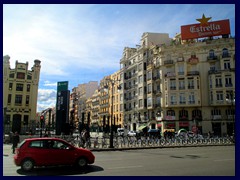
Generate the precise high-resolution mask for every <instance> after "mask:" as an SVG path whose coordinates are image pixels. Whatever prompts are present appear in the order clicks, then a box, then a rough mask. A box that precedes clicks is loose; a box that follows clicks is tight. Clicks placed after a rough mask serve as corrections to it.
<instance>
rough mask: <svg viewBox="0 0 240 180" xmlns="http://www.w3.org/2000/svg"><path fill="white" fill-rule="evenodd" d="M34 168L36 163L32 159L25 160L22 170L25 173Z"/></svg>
mask: <svg viewBox="0 0 240 180" xmlns="http://www.w3.org/2000/svg"><path fill="white" fill-rule="evenodd" d="M33 167H34V162H33V160H31V159H25V160H24V161H23V162H22V165H21V169H22V170H24V171H31V170H32V169H33Z"/></svg>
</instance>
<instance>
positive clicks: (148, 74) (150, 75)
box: [147, 71, 152, 80]
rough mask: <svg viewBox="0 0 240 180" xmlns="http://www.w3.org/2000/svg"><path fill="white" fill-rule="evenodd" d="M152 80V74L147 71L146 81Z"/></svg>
mask: <svg viewBox="0 0 240 180" xmlns="http://www.w3.org/2000/svg"><path fill="white" fill-rule="evenodd" d="M151 79H152V72H151V71H148V72H147V80H151Z"/></svg>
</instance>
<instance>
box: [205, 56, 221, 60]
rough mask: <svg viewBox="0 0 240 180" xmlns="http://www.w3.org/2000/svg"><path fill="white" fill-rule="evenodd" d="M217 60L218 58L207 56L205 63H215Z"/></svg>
mask: <svg viewBox="0 0 240 180" xmlns="http://www.w3.org/2000/svg"><path fill="white" fill-rule="evenodd" d="M218 59H219V58H218V56H208V57H207V61H217V60H218Z"/></svg>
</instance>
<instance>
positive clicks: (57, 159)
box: [14, 137, 95, 171]
mask: <svg viewBox="0 0 240 180" xmlns="http://www.w3.org/2000/svg"><path fill="white" fill-rule="evenodd" d="M94 161H95V156H94V155H93V153H92V152H91V151H90V150H87V149H83V148H77V147H74V146H73V145H71V144H69V143H68V142H66V141H64V140H63V139H59V138H48V137H44V138H30V139H25V140H24V141H22V142H21V143H20V144H19V146H18V148H17V149H16V155H15V156H14V162H15V164H16V165H17V166H21V168H22V170H24V171H30V170H32V169H33V168H34V166H56V165H77V166H79V167H85V166H87V164H93V163H94Z"/></svg>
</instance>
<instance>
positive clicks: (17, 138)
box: [12, 131, 20, 154]
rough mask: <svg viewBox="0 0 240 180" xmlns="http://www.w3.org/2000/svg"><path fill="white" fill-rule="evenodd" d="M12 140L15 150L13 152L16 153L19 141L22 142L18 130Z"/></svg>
mask: <svg viewBox="0 0 240 180" xmlns="http://www.w3.org/2000/svg"><path fill="white" fill-rule="evenodd" d="M12 142H13V145H12V150H13V151H12V152H13V154H15V149H16V147H17V145H18V143H19V142H20V137H19V134H18V132H17V131H16V132H15V133H14V135H13V138H12Z"/></svg>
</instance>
